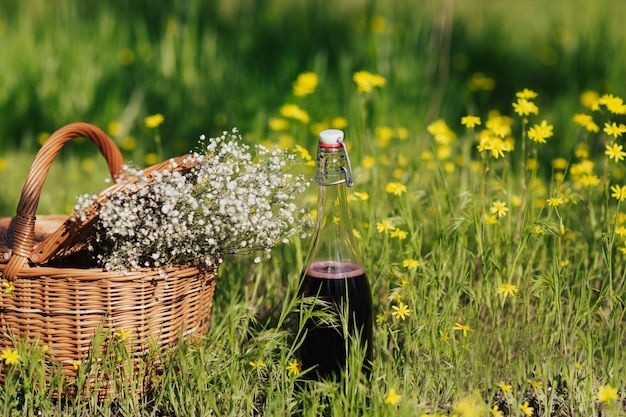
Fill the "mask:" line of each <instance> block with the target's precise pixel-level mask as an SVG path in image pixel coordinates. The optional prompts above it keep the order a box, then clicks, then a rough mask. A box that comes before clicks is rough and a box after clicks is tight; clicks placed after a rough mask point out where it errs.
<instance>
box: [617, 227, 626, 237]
mask: <svg viewBox="0 0 626 417" xmlns="http://www.w3.org/2000/svg"><path fill="white" fill-rule="evenodd" d="M615 234H616V235H617V236H620V237H624V236H626V227H624V226H617V227H616V228H615Z"/></svg>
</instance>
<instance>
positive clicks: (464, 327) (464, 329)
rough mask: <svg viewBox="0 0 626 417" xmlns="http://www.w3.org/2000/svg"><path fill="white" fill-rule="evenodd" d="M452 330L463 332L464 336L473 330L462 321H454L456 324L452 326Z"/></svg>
mask: <svg viewBox="0 0 626 417" xmlns="http://www.w3.org/2000/svg"><path fill="white" fill-rule="evenodd" d="M452 330H457V331H460V332H463V336H467V333H468V332H471V331H472V329H471V328H470V326H468V325H465V324H461V323H454V326H452Z"/></svg>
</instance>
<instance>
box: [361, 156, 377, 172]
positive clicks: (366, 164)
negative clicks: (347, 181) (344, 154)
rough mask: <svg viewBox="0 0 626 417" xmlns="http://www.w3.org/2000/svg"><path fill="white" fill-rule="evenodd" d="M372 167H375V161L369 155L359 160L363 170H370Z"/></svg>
mask: <svg viewBox="0 0 626 417" xmlns="http://www.w3.org/2000/svg"><path fill="white" fill-rule="evenodd" d="M374 165H376V159H374V157H373V156H371V155H368V156H365V157H363V159H361V166H362V167H363V168H365V169H370V168H372V167H373V166H374Z"/></svg>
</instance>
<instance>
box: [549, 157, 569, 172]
mask: <svg viewBox="0 0 626 417" xmlns="http://www.w3.org/2000/svg"><path fill="white" fill-rule="evenodd" d="M552 168H554V169H565V168H567V159H565V158H554V159H553V160H552Z"/></svg>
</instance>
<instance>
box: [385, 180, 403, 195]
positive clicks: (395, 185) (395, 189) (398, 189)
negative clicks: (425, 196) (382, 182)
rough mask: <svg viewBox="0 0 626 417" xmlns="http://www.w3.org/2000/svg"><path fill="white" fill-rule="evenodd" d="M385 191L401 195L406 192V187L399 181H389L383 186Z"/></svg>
mask: <svg viewBox="0 0 626 417" xmlns="http://www.w3.org/2000/svg"><path fill="white" fill-rule="evenodd" d="M385 191H386V192H388V193H389V194H393V195H402V194H404V193H406V191H407V187H406V185H404V184H402V183H399V182H390V183H388V184H387V186H386V187H385Z"/></svg>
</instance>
